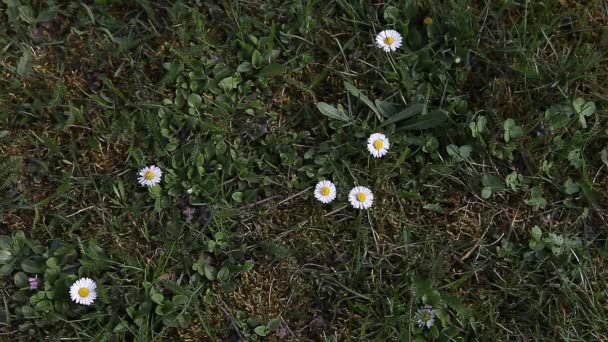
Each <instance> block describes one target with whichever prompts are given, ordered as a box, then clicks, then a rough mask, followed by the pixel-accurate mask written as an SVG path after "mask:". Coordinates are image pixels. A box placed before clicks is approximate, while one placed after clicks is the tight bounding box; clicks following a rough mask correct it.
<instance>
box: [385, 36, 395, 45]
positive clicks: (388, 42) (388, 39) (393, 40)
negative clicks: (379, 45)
mask: <svg viewBox="0 0 608 342" xmlns="http://www.w3.org/2000/svg"><path fill="white" fill-rule="evenodd" d="M384 42H385V43H386V44H387V45H391V44H393V43H394V42H395V38H393V37H386V38H384Z"/></svg>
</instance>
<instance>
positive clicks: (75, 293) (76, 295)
mask: <svg viewBox="0 0 608 342" xmlns="http://www.w3.org/2000/svg"><path fill="white" fill-rule="evenodd" d="M70 298H72V300H73V301H74V302H75V303H76V304H81V305H91V304H93V302H94V301H95V299H96V298H97V284H95V282H94V281H93V280H92V279H89V278H81V279H78V280H76V281H75V282H74V284H72V286H70Z"/></svg>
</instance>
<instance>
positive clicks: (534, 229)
mask: <svg viewBox="0 0 608 342" xmlns="http://www.w3.org/2000/svg"><path fill="white" fill-rule="evenodd" d="M542 236H543V232H542V231H541V230H540V227H539V226H534V227H532V238H533V239H534V240H540V239H541V237H542Z"/></svg>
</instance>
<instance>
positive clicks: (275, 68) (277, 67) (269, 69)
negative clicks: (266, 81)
mask: <svg viewBox="0 0 608 342" xmlns="http://www.w3.org/2000/svg"><path fill="white" fill-rule="evenodd" d="M284 69H285V68H284V67H283V66H282V65H281V64H279V63H270V64H268V65H267V66H265V67H263V68H262V70H260V72H259V73H258V77H272V76H278V75H281V74H283V70H284Z"/></svg>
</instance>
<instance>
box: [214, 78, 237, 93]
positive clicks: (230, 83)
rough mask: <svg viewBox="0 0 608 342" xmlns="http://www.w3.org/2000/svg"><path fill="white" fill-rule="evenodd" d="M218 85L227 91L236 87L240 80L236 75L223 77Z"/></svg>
mask: <svg viewBox="0 0 608 342" xmlns="http://www.w3.org/2000/svg"><path fill="white" fill-rule="evenodd" d="M218 85H219V86H220V88H222V89H224V90H225V91H230V90H232V89H236V87H238V85H239V82H238V79H237V78H236V77H226V78H224V79H222V80H221V81H220V83H218Z"/></svg>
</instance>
